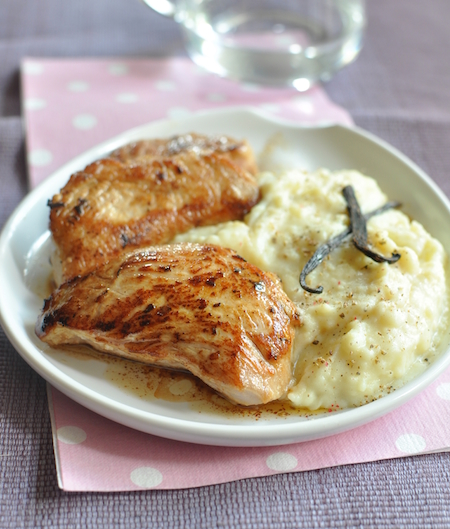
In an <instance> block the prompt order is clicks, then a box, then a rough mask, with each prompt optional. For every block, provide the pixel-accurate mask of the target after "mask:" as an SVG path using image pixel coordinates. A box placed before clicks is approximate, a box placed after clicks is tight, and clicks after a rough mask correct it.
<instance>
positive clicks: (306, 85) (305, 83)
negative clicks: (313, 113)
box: [292, 77, 311, 92]
mask: <svg viewBox="0 0 450 529" xmlns="http://www.w3.org/2000/svg"><path fill="white" fill-rule="evenodd" d="M292 84H293V86H294V88H295V89H296V90H298V91H299V92H306V90H309V89H310V88H311V81H310V80H309V79H306V78H304V77H301V78H300V79H296V80H295V81H294V82H293V83H292Z"/></svg>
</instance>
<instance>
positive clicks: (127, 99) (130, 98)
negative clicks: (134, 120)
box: [116, 92, 139, 104]
mask: <svg viewBox="0 0 450 529" xmlns="http://www.w3.org/2000/svg"><path fill="white" fill-rule="evenodd" d="M138 100H139V97H138V95H137V94H133V93H132V92H126V93H123V94H117V95H116V101H117V102H118V103H126V104H128V103H136V101H138Z"/></svg>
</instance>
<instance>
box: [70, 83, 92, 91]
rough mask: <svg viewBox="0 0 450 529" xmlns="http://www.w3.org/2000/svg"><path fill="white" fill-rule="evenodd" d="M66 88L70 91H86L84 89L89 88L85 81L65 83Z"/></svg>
mask: <svg viewBox="0 0 450 529" xmlns="http://www.w3.org/2000/svg"><path fill="white" fill-rule="evenodd" d="M67 89H68V90H70V91H71V92H86V90H89V83H87V82H86V81H71V82H70V83H69V84H68V85H67Z"/></svg>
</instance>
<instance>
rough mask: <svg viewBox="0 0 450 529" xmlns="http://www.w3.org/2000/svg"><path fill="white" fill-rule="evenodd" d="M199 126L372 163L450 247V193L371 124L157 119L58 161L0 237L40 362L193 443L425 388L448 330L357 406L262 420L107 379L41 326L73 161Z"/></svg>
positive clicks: (252, 115)
mask: <svg viewBox="0 0 450 529" xmlns="http://www.w3.org/2000/svg"><path fill="white" fill-rule="evenodd" d="M191 131H195V132H200V133H223V134H229V135H231V136H234V137H237V138H247V139H248V140H249V141H250V143H251V145H252V146H253V148H254V149H255V151H256V152H257V153H258V152H260V151H261V150H262V149H263V147H264V145H265V144H266V142H267V141H268V140H269V139H270V138H272V137H273V136H274V135H276V134H280V133H281V135H282V144H283V148H284V149H285V154H286V155H287V156H288V160H289V163H290V164H292V163H294V162H295V163H298V164H299V165H300V166H302V167H305V168H307V169H311V170H314V169H316V168H318V167H327V168H329V169H332V170H337V169H349V168H351V169H357V170H359V171H361V172H363V173H366V174H368V175H370V176H372V177H374V178H376V179H377V180H378V182H379V184H380V186H381V188H382V189H383V190H384V191H385V192H386V193H387V194H388V196H389V197H391V198H393V199H399V200H401V201H402V202H403V204H404V207H403V209H404V210H405V211H406V212H407V213H409V214H411V215H412V216H413V217H414V218H416V219H417V220H418V221H420V222H421V223H422V224H423V225H424V226H425V228H426V229H427V230H428V231H429V232H431V234H432V235H434V236H435V237H437V238H438V239H439V240H440V241H441V242H442V243H443V245H444V246H445V248H446V251H447V252H448V253H449V254H450V204H449V202H448V200H447V199H446V197H445V196H444V195H443V193H442V192H441V191H440V190H439V189H438V188H437V187H436V185H435V184H434V183H433V182H432V181H431V180H430V179H429V178H428V177H427V176H426V175H425V174H424V173H423V172H422V171H421V170H420V169H419V168H418V167H417V166H416V165H415V164H413V163H412V162H411V161H410V160H408V159H407V158H406V157H405V156H403V155H402V154H401V153H399V152H398V151H396V150H395V149H394V148H392V147H390V146H389V145H387V144H386V143H384V142H383V141H381V140H379V139H378V138H375V137H374V136H372V135H370V134H368V133H366V132H363V131H361V130H358V129H351V128H347V127H343V126H330V127H318V128H309V127H308V128H302V127H297V126H295V125H292V124H287V123H286V122H280V121H274V120H272V119H268V118H267V117H264V115H262V114H261V113H257V112H255V111H250V110H245V109H227V110H221V111H214V112H205V113H200V114H196V115H194V116H191V117H189V118H186V119H182V120H170V121H159V122H154V123H150V124H148V125H145V126H143V127H139V128H137V129H133V130H131V131H128V132H125V133H124V134H121V135H120V136H118V137H116V138H114V139H112V140H110V141H107V142H105V143H103V144H101V145H100V146H97V147H95V148H93V149H91V150H90V151H88V152H86V153H85V154H83V155H81V156H78V157H77V158H76V159H74V160H73V161H71V162H70V163H68V164H66V165H65V166H64V167H62V168H61V169H59V170H58V171H56V172H55V173H54V174H53V175H52V176H51V177H50V178H48V179H47V180H46V181H45V182H43V183H42V184H41V185H40V186H39V187H37V188H36V189H35V190H34V191H33V192H32V193H30V194H29V195H28V196H27V197H26V198H25V199H24V200H23V202H22V203H21V204H20V205H19V207H18V208H17V210H16V211H15V213H14V214H13V215H12V217H11V218H10V219H9V221H8V223H7V224H6V225H5V227H4V230H3V232H2V235H1V238H0V263H1V269H0V293H1V295H0V321H1V324H2V326H3V328H4V330H5V332H6V334H7V336H8V338H9V339H10V340H11V342H12V344H13V345H14V347H15V348H16V349H17V351H18V352H19V353H20V354H21V355H22V357H23V358H24V359H25V360H26V361H27V362H28V363H29V365H30V366H31V367H32V368H33V369H35V370H36V371H37V372H38V373H39V374H40V375H41V376H43V377H44V378H45V379H46V380H48V381H49V382H50V383H51V384H52V385H53V386H55V387H56V388H58V389H59V390H60V391H62V392H63V393H65V394H66V395H68V396H69V397H71V398H72V399H74V400H75V401H77V402H79V403H80V404H82V405H84V406H86V407H87V408H90V409H91V410H93V411H95V412H97V413H99V414H100V415H103V416H105V417H108V418H110V419H112V420H114V421H116V422H119V423H122V424H124V425H126V426H130V427H132V428H135V429H138V430H141V431H144V432H148V433H152V434H155V435H159V436H162V437H168V438H171V439H177V440H181V441H189V442H194V443H202V444H213V445H223V446H263V445H277V444H286V443H292V442H297V441H306V440H311V439H317V438H320V437H325V436H328V435H332V434H336V433H338V432H342V431H345V430H348V429H350V428H354V427H357V426H359V425H361V424H364V423H367V422H368V421H371V420H373V419H375V418H377V417H380V416H381V415H383V414H385V413H387V412H389V411H391V410H393V409H394V408H396V407H397V406H399V405H401V404H403V403H404V402H406V401H407V400H408V399H410V398H411V397H413V396H414V395H416V394H417V393H418V392H419V391H421V390H423V389H424V388H425V387H426V386H427V385H428V384H430V383H431V382H432V381H433V380H434V379H435V378H436V377H437V376H438V375H439V373H441V372H442V371H443V370H444V369H445V368H446V367H447V366H448V364H449V363H450V338H449V336H448V333H447V334H446V336H445V338H444V343H443V344H442V347H441V349H440V351H439V355H438V357H437V358H436V360H435V362H433V364H432V365H431V366H430V367H429V368H428V370H427V371H425V372H424V373H423V374H422V375H420V376H419V377H418V378H416V379H415V380H413V381H412V382H411V383H409V384H407V385H406V386H404V387H403V388H401V389H399V390H397V391H395V392H394V393H392V394H390V395H388V396H386V397H383V398H381V399H379V400H377V401H375V402H372V403H370V404H367V405H365V406H362V407H360V408H357V409H351V410H345V411H342V412H340V413H333V414H326V415H317V416H312V417H310V418H308V419H306V418H301V417H300V418H299V417H293V416H290V417H288V418H278V417H275V416H273V417H271V418H268V419H260V420H258V421H255V420H254V419H249V418H247V419H245V418H244V419H239V418H233V417H224V416H219V415H217V416H214V415H213V414H208V413H206V414H204V413H198V412H195V411H193V410H192V409H190V408H189V406H188V405H187V404H185V403H172V402H166V401H163V400H153V401H147V400H144V399H140V398H139V397H138V396H135V395H133V394H131V393H127V392H126V391H125V390H123V389H121V388H120V387H118V386H117V385H114V384H113V383H112V382H110V381H108V380H107V379H106V378H105V377H104V376H103V372H104V371H105V365H102V362H100V361H83V360H81V359H77V358H76V357H73V356H71V355H65V354H57V355H55V354H54V353H53V354H52V352H51V350H50V348H48V347H47V346H46V345H45V344H43V343H42V342H40V341H39V340H38V339H37V338H36V336H35V334H34V326H35V321H36V318H37V315H38V313H39V312H40V310H41V307H42V295H39V283H40V282H43V281H45V279H46V277H47V276H48V273H49V265H48V259H47V258H48V252H49V244H48V241H49V233H48V229H47V223H48V214H49V211H48V207H47V205H46V204H47V200H48V199H49V198H50V197H52V195H53V194H54V193H55V192H57V191H58V190H59V189H60V188H61V187H62V186H63V185H64V184H65V183H66V181H67V180H68V178H69V176H70V175H71V174H72V173H73V172H74V171H76V170H78V169H81V168H83V167H84V166H86V164H88V163H89V162H91V161H93V160H94V159H97V158H100V157H102V156H103V155H105V154H107V153H108V152H110V151H111V150H113V149H115V148H117V147H119V146H121V145H123V144H125V143H128V142H131V141H135V140H137V139H141V138H150V137H166V136H170V135H173V134H176V133H184V132H191ZM30 263H31V265H30ZM27 270H30V273H27ZM31 272H32V273H31ZM36 292H38V294H36Z"/></svg>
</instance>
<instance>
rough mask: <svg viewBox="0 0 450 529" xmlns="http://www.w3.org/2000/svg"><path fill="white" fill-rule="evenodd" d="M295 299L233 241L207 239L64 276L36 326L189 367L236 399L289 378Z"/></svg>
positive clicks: (71, 340) (278, 388) (61, 340)
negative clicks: (229, 244)
mask: <svg viewBox="0 0 450 529" xmlns="http://www.w3.org/2000/svg"><path fill="white" fill-rule="evenodd" d="M299 324H300V322H299V316H298V313H297V311H296V308H295V306H294V305H293V304H292V302H291V301H290V300H289V299H288V297H287V296H286V294H285V293H284V292H283V290H282V289H281V286H280V284H279V281H278V279H277V278H276V277H275V276H274V275H272V274H270V273H265V272H263V271H261V270H260V269H259V268H257V267H255V266H253V265H251V264H249V263H247V262H246V261H245V260H244V259H242V258H241V257H240V256H239V255H237V254H236V253H235V252H234V251H233V250H228V249H225V248H222V247H216V246H205V245H199V244H190V243H185V244H176V245H165V246H159V247H152V248H148V249H145V250H140V251H137V252H134V253H129V254H127V255H126V257H125V258H122V259H116V260H114V261H113V262H110V263H109V264H107V265H105V266H103V267H100V268H98V269H97V270H95V271H93V272H91V273H90V274H88V275H86V276H85V277H82V278H75V279H73V280H72V281H69V282H67V283H65V284H63V285H62V286H61V287H60V288H59V289H57V290H56V291H55V292H54V293H53V294H52V296H51V298H49V299H48V300H46V302H45V306H44V309H43V312H42V314H41V316H40V317H39V319H38V322H37V325H36V334H37V335H38V336H39V338H40V339H41V340H43V341H44V342H47V343H48V344H49V345H51V346H53V347H58V346H61V345H63V344H77V343H84V344H88V345H91V346H92V347H94V348H95V349H98V350H100V351H103V352H107V353H111V354H114V355H118V356H122V357H125V358H130V359H133V360H137V361H140V362H144V363H148V364H154V365H157V366H161V367H168V368H174V369H185V370H188V371H190V372H191V373H193V374H194V375H196V376H197V377H199V378H200V379H201V380H203V381H204V382H205V383H206V384H208V385H209V386H211V387H212V388H214V389H215V390H217V391H218V392H220V393H221V394H223V395H224V396H225V397H227V398H228V399H229V400H231V401H233V402H236V403H239V404H243V405H254V404H261V403H266V402H269V401H271V400H274V399H278V398H280V397H282V396H283V395H284V394H285V393H286V391H287V389H288V387H289V384H290V382H291V376H292V361H293V359H292V358H291V357H292V351H293V340H294V332H295V330H294V328H295V326H297V325H299Z"/></svg>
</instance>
